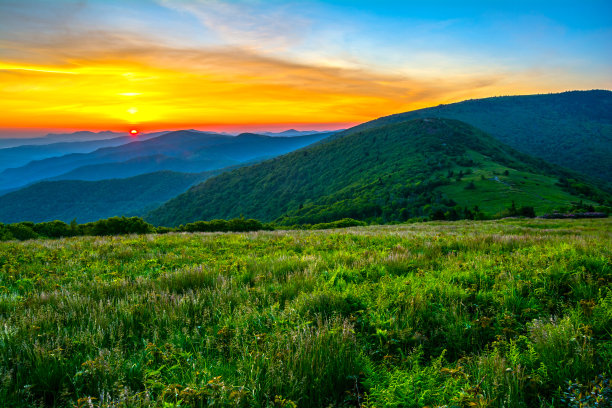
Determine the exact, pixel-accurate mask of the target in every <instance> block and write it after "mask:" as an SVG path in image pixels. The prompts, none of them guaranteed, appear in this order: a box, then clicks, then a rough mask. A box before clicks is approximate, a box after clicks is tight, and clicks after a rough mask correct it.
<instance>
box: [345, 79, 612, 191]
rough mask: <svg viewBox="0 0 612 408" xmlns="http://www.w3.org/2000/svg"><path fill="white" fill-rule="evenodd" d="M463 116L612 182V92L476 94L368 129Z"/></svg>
mask: <svg viewBox="0 0 612 408" xmlns="http://www.w3.org/2000/svg"><path fill="white" fill-rule="evenodd" d="M431 117H438V118H449V119H457V120H460V121H463V122H466V123H469V124H470V125H472V126H475V127H477V128H478V129H481V130H483V131H485V132H487V133H489V134H490V135H491V136H493V137H495V138H496V139H498V140H500V141H501V142H503V143H506V144H508V145H509V146H511V147H514V148H515V149H517V150H519V151H522V152H524V153H527V154H530V155H532V156H536V157H540V158H542V159H544V160H546V161H548V162H550V163H554V164H557V165H560V166H563V167H567V168H570V169H573V170H576V171H579V172H582V173H584V174H587V175H589V176H592V177H597V178H600V179H602V180H605V181H607V182H612V92H610V91H605V90H594V91H572V92H564V93H559V94H548V95H525V96H503V97H495V98H486V99H474V100H468V101H464V102H459V103H453V104H449V105H440V106H436V107H432V108H425V109H420V110H416V111H412V112H406V113H400V114H397V115H391V116H387V117H383V118H380V119H376V120H374V121H371V122H367V123H364V124H362V125H359V126H357V127H355V128H353V129H352V130H353V131H355V130H363V129H370V128H374V127H378V126H381V125H388V124H392V123H399V122H404V121H407V120H412V119H416V118H431Z"/></svg>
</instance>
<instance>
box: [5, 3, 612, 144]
mask: <svg viewBox="0 0 612 408" xmlns="http://www.w3.org/2000/svg"><path fill="white" fill-rule="evenodd" d="M357 3H359V4H358V5H359V7H361V8H360V11H356V10H357V9H356V7H357ZM382 3H384V5H380V6H375V5H371V4H370V2H362V1H356V2H347V1H308V2H292V1H262V0H261V1H260V0H257V1H212V0H211V1H208V0H200V1H183V0H159V1H134V2H122V1H95V0H94V1H89V2H85V3H83V2H76V1H58V2H46V1H35V0H23V1H19V2H2V3H0V40H1V41H0V111H2V113H3V114H2V119H1V122H0V127H1V128H5V129H8V128H12V129H28V128H42V129H49V130H52V129H59V128H75V129H79V128H80V129H91V130H96V129H111V130H117V129H124V128H125V126H126V125H128V126H129V125H138V126H139V127H141V128H142V129H146V130H155V129H158V130H159V129H170V128H201V129H210V130H225V129H230V128H231V129H234V128H236V129H259V128H265V129H268V128H272V127H276V126H279V127H280V128H289V127H297V128H302V129H310V128H312V129H315V128H340V127H347V126H350V125H353V124H357V123H360V122H363V121H367V120H370V119H373V118H376V117H379V116H383V115H389V114H393V113H397V112H402V111H406V110H411V109H415V108H420V107H426V106H432V105H437V104H440V103H448V102H455V101H459V100H463V99H469V98H479V97H487V96H496V95H507V94H526V93H546V92H558V91H564V90H569V89H592V88H607V89H609V88H612V75H611V72H612V70H611V67H612V64H611V59H612V57H610V53H609V50H607V46H608V45H609V44H610V43H612V29H611V26H612V25H611V24H610V21H609V20H610V18H609V16H610V15H612V12H611V8H610V6H609V5H608V4H607V3H606V2H604V1H601V2H598V1H595V2H585V3H586V5H585V4H582V3H581V5H574V3H570V2H566V3H564V2H561V3H563V4H562V5H564V7H561V6H560V5H559V2H556V3H554V6H553V3H550V4H548V3H549V2H538V5H539V6H538V7H535V6H534V7H533V8H532V11H531V12H529V13H527V14H519V13H517V12H516V11H514V9H513V8H512V7H511V6H510V4H511V3H510V2H508V3H507V4H506V5H505V6H504V5H503V4H502V3H504V2H495V4H497V6H496V7H492V6H491V7H484V6H483V5H482V4H488V3H489V2H468V3H467V4H466V5H465V7H463V8H462V9H461V10H458V9H457V8H455V7H454V6H453V4H454V2H438V3H439V4H437V5H436V6H435V7H434V6H433V5H432V6H431V8H427V7H425V6H418V7H416V6H415V7H408V6H406V4H407V3H411V2H382ZM434 9H436V10H438V11H439V13H438V15H436V16H433V15H432V12H433V10H434ZM559 10H560V11H559ZM117 16H119V17H117ZM602 16H603V17H602ZM606 16H608V17H606ZM583 20H584V21H586V20H589V25H588V27H587V26H586V25H582V23H581V21H583ZM475 21H478V22H483V21H486V24H481V25H479V26H478V27H479V28H478V29H476V28H473V23H474V22H475ZM510 22H512V23H510ZM64 27H69V29H64ZM525 27H530V32H532V33H533V32H535V33H536V36H535V37H530V38H526V37H525V35H524V34H523V31H524V29H525ZM534 27H535V28H536V29H534ZM400 37H401V38H402V39H403V40H402V41H398V38H400ZM423 39H427V41H424V40H423ZM5 133H6V131H5V132H3V133H2V134H5ZM0 136H1V135H0Z"/></svg>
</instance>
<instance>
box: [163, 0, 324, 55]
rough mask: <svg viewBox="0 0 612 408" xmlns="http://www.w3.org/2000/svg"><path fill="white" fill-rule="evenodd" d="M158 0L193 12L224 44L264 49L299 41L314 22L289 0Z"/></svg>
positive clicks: (184, 10)
mask: <svg viewBox="0 0 612 408" xmlns="http://www.w3.org/2000/svg"><path fill="white" fill-rule="evenodd" d="M159 4H161V5H163V6H165V7H168V8H170V9H173V10H177V11H180V12H184V13H190V14H192V15H194V16H195V17H196V18H198V19H199V20H200V22H201V23H202V24H203V25H204V26H205V27H206V28H207V29H208V30H210V31H211V32H214V33H215V34H216V35H217V36H218V38H219V39H220V40H221V41H222V42H224V43H225V44H229V45H234V46H241V47H244V48H248V49H251V50H257V51H259V52H262V53H273V52H278V51H283V50H286V49H288V48H290V47H293V46H296V45H298V44H299V43H301V42H302V41H303V39H304V33H305V31H307V30H308V29H309V27H310V26H311V24H312V23H311V21H309V20H308V19H307V18H305V17H303V16H300V13H299V12H298V11H297V9H296V8H295V7H294V6H293V5H292V4H291V3H287V2H276V1H270V0H267V1H257V0H250V1H246V0H242V1H233V2H227V1H221V0H159Z"/></svg>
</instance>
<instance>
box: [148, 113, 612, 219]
mask: <svg viewBox="0 0 612 408" xmlns="http://www.w3.org/2000/svg"><path fill="white" fill-rule="evenodd" d="M574 174H575V173H572V172H568V171H566V170H564V169H562V168H559V167H557V166H554V165H549V164H548V163H546V162H544V161H542V160H538V159H535V158H533V157H531V156H528V155H525V154H523V153H520V152H518V151H517V150H515V149H513V148H511V147H509V146H507V145H504V144H502V143H501V142H499V141H498V140H496V139H494V138H492V137H491V136H489V135H487V134H486V133H484V132H482V131H480V130H478V129H476V128H474V127H473V126H470V125H468V124H465V123H462V122H459V121H456V120H450V119H418V120H411V121H402V122H399V123H394V124H390V125H381V126H378V127H366V128H365V129H361V130H360V129H350V130H348V131H345V132H342V133H339V134H336V135H334V136H332V137H330V138H328V139H326V140H324V141H321V142H319V143H317V144H314V145H312V146H309V147H306V148H303V149H300V150H297V151H295V152H292V153H289V154H286V155H284V156H281V157H277V158H275V159H272V160H268V161H265V162H263V163H260V164H256V165H253V166H249V167H245V168H240V169H237V170H234V171H231V172H228V173H224V174H221V175H219V176H217V177H214V178H211V179H208V180H207V181H205V182H204V183H202V184H199V185H197V186H195V187H192V188H191V189H190V190H188V191H187V192H186V193H183V194H181V195H179V196H178V197H176V198H174V199H172V200H170V201H168V202H167V203H166V204H164V205H162V206H161V207H159V208H158V209H155V210H154V211H152V212H151V213H149V215H148V216H147V219H148V220H149V221H150V222H153V223H155V224H160V225H167V226H174V225H178V224H184V223H188V222H193V221H196V220H210V219H215V218H223V219H230V218H234V217H239V216H240V215H244V216H245V217H250V218H256V219H259V220H261V221H273V220H275V221H276V222H280V223H282V224H301V223H319V222H329V221H334V220H338V219H341V218H345V217H351V218H356V219H362V220H376V221H377V222H388V221H402V220H406V219H408V218H411V217H428V216H431V215H432V214H434V213H436V211H442V212H445V211H455V206H456V205H459V206H461V207H463V208H466V209H469V210H470V211H472V210H474V209H473V207H474V206H477V207H478V209H479V210H480V211H485V212H487V213H488V214H490V215H491V214H494V213H496V212H499V211H501V210H503V209H504V208H507V207H508V206H510V204H511V203H512V201H515V202H516V203H517V205H525V206H533V207H535V208H536V210H537V211H540V212H541V211H547V210H550V209H551V208H554V207H557V206H560V205H567V204H569V203H571V202H572V201H578V200H580V199H585V198H584V197H582V198H581V197H580V194H579V193H578V192H576V191H574V192H572V191H570V190H571V189H569V188H564V187H562V186H560V185H559V179H560V178H567V177H573V176H574ZM570 184H571V183H570ZM585 188H591V187H586V186H585ZM599 193H601V194H604V195H605V193H602V192H599ZM606 197H609V195H608V196H606ZM585 200H586V199H585ZM586 201H588V200H586Z"/></svg>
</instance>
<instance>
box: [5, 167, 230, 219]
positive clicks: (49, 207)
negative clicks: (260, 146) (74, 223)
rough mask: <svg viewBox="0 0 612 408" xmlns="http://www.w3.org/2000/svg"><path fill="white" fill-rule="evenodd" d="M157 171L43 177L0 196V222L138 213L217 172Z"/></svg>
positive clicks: (90, 217)
mask: <svg viewBox="0 0 612 408" xmlns="http://www.w3.org/2000/svg"><path fill="white" fill-rule="evenodd" d="M219 172H220V170H214V171H210V172H204V173H193V174H192V173H176V172H172V171H160V172H155V173H150V174H144V175H141V176H136V177H130V178H125V179H110V180H101V181H80V180H66V181H43V182H40V183H36V184H33V185H31V186H28V187H25V188H23V189H21V190H18V191H14V192H11V193H8V194H5V195H3V196H0V222H4V223H12V222H20V221H33V222H43V221H52V220H60V221H64V222H70V221H71V220H72V219H74V218H76V219H77V220H78V221H79V222H89V221H95V220H98V219H101V218H107V217H111V216H118V215H141V214H143V213H145V212H146V211H148V210H150V209H151V208H155V206H157V205H160V204H161V203H163V202H164V201H167V200H169V199H170V198H172V197H175V196H176V195H177V194H180V193H182V192H184V191H185V190H187V189H188V188H189V187H191V186H192V185H194V184H196V183H199V182H201V181H204V180H206V179H207V178H208V177H211V176H213V175H217V174H219Z"/></svg>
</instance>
